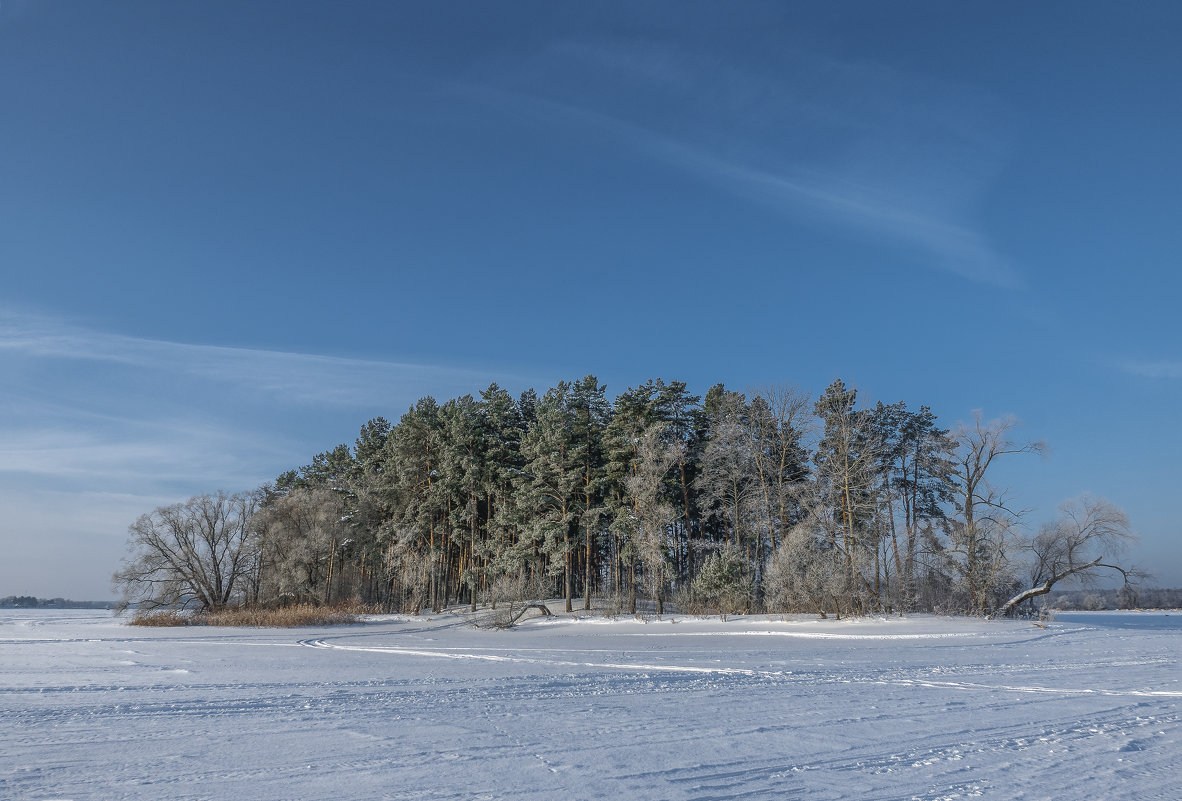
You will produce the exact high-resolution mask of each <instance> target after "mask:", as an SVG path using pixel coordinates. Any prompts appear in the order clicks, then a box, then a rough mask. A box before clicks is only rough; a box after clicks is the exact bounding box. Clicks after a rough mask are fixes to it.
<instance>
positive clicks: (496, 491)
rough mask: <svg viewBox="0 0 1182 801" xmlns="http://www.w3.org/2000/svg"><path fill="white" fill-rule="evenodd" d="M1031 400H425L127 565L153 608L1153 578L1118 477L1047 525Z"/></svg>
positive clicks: (179, 509)
mask: <svg viewBox="0 0 1182 801" xmlns="http://www.w3.org/2000/svg"><path fill="white" fill-rule="evenodd" d="M1042 450H1043V445H1042V444H1041V443H1038V442H1026V441H1022V440H1020V439H1018V438H1016V422H1015V421H1014V420H1012V419H1001V420H987V419H986V418H984V417H983V416H981V415H980V414H977V415H976V416H975V417H974V419H973V420H972V421H970V422H968V423H962V424H959V425H957V426H956V427H955V428H953V429H949V428H944V427H942V426H941V425H940V423H939V421H938V419H937V418H936V416H935V415H934V414H933V413H932V411H931V410H930V409H929V408H928V407H926V406H920V407H919V408H918V409H911V408H908V406H907V404H905V403H902V402H900V403H894V404H885V403H881V402H880V403H877V404H876V405H874V406H873V407H866V408H859V406H858V403H857V393H856V391H855V390H853V389H851V388H848V387H847V386H846V385H845V384H844V383H843V382H842V381H840V380H838V381H835V382H833V383H832V384H831V385H830V386H829V387H828V388H827V389H826V390H825V391H824V393H822V394H821V395H820V397H818V398H815V399H813V398H810V397H809V396H807V395H806V394H804V393H802V392H800V391H798V390H796V389H793V388H786V387H771V388H767V389H762V390H758V391H752V392H749V393H746V394H744V393H740V392H735V391H732V390H728V389H726V388H725V387H724V386H722V385H721V384H719V385H716V386H713V387H711V388H710V390H709V391H708V392H706V394H705V396H704V397H699V396H696V395H693V394H691V393H690V392H689V391H688V389H687V387H686V385H685V384H684V383H682V382H679V381H671V382H669V383H665V382H664V381H661V380H650V381H648V382H647V383H645V384H643V385H641V386H639V387H636V388H632V389H628V390H627V391H626V392H623V393H621V394H620V395H618V396H617V397H616V398H615V399H614V401H613V400H609V398H608V396H607V395H606V388H605V387H604V386H603V385H602V384H600V383H599V381H598V380H597V379H596V378H595V377H594V376H587V377H585V378H583V379H581V380H578V381H574V382H571V383H567V382H560V383H559V384H558V385H557V386H555V387H553V388H551V389H549V390H548V391H547V392H545V393H544V394H543V395H541V396H539V395H538V394H537V393H536V392H535V391H533V390H529V391H526V392H525V393H523V394H521V395H520V396H519V397H514V396H513V395H511V394H510V393H508V392H506V391H505V390H504V389H502V388H500V387H499V386H497V385H496V384H492V385H491V386H489V387H488V388H487V389H486V390H484V391H483V392H481V393H480V394H479V397H473V396H471V395H465V396H463V397H460V398H455V399H452V400H448V401H447V402H445V403H442V404H440V403H437V402H436V401H435V400H434V399H432V398H430V397H426V398H423V399H421V400H420V401H418V402H417V403H416V404H415V405H414V406H413V407H411V408H410V409H409V410H408V411H407V412H406V413H405V414H404V415H402V418H401V420H400V421H399V422H398V424H397V425H393V424H391V423H389V422H388V421H387V420H385V419H384V418H380V417H379V418H375V419H373V420H370V421H369V422H367V423H365V425H363V426H362V427H361V431H360V433H359V435H358V437H357V439H356V442H355V443H354V444H353V446H352V447H350V446H348V445H344V444H342V445H339V446H337V447H335V448H333V449H331V450H328V451H325V452H323V453H320V454H317V455H316V456H314V457H313V458H312V460H311V462H310V463H309V464H307V465H305V466H303V467H301V468H299V469H298V470H291V471H288V472H286V473H283V474H282V475H280V476H279V477H278V479H277V480H276V481H275V482H274V483H271V484H268V485H265V486H263V487H261V488H259V489H257V490H254V491H251V492H244V493H238V494H233V495H229V494H225V493H223V492H219V493H216V494H208V495H202V496H198V497H196V498H193V499H192V500H190V501H188V502H187V503H181V504H176V505H173V506H165V507H160V508H158V509H156V510H154V511H153V512H151V513H149V514H145V515H143V516H142V517H140V518H139V520H137V521H136V522H135V523H134V524H133V525H132V526H131V529H130V541H129V555H128V558H127V559H126V560H125V562H124V564H123V566H122V568H121V569H120V570H119V571H118V572H117V573H116V574H115V577H114V580H115V586H116V589H117V590H118V591H119V592H120V593H121V594H122V597H123V604H124V605H135V606H137V607H138V608H140V609H146V610H151V609H177V608H195V609H204V610H217V609H222V608H226V607H252V606H253V607H260V606H282V605H290V604H307V603H313V604H333V603H335V602H342V601H354V602H359V603H363V604H366V605H369V606H371V607H374V608H380V609H384V610H391V611H405V612H413V613H418V612H420V611H422V610H424V609H432V610H440V609H442V608H444V607H447V606H450V605H455V604H465V605H468V606H469V607H470V608H472V609H476V608H477V606H478V605H489V606H492V607H494V608H495V606H496V605H497V604H498V603H499V604H506V605H507V604H513V603H517V604H520V603H521V602H522V601H527V600H530V599H541V598H560V599H562V600H563V601H564V602H565V608H566V610H567V611H571V610H575V609H591V608H592V599H593V598H595V599H596V602H597V604H598V605H599V606H600V607H602V606H604V605H605V604H606V605H607V606H608V607H610V608H612V609H615V610H618V611H621V612H636V611H637V608H638V604H640V605H641V608H644V609H653V610H655V611H657V612H658V613H659V612H662V611H664V610H665V608H666V606H667V605H668V604H673V605H675V607H676V608H677V609H678V610H680V611H682V612H691V613H692V612H721V613H739V612H744V611H769V612H811V613H816V614H820V615H823V616H827V615H836V616H843V615H850V614H866V613H871V612H906V611H914V610H923V611H936V612H950V613H970V614H981V615H986V614H995V613H1011V612H1013V611H1015V610H1016V609H1018V608H1019V607H1022V606H1027V607H1028V606H1029V605H1030V601H1031V599H1033V598H1035V597H1037V596H1039V595H1043V594H1046V593H1048V592H1050V591H1051V589H1052V588H1053V587H1055V586H1056V585H1057V584H1060V583H1061V582H1062V583H1063V584H1066V583H1067V580H1069V579H1087V578H1089V577H1092V576H1096V575H1101V574H1104V573H1107V574H1109V575H1114V576H1116V577H1118V578H1123V579H1124V580H1125V581H1126V582H1127V581H1129V580H1130V579H1132V578H1134V577H1135V573H1134V572H1132V571H1130V570H1129V569H1128V568H1127V567H1126V566H1124V563H1122V562H1120V561H1119V559H1120V553H1121V548H1122V546H1124V545H1125V544H1126V543H1127V542H1129V541H1130V540H1131V538H1132V535H1131V533H1130V531H1129V525H1128V521H1127V520H1126V518H1125V515H1124V514H1123V513H1122V512H1121V511H1120V510H1119V509H1118V508H1116V507H1115V506H1113V505H1112V504H1110V503H1108V502H1107V501H1104V500H1102V499H1099V498H1093V497H1083V498H1079V499H1076V500H1073V501H1069V502H1067V503H1065V504H1064V506H1063V508H1062V510H1061V514H1060V516H1059V517H1058V519H1056V520H1053V521H1051V522H1047V523H1045V524H1043V525H1042V526H1041V527H1038V528H1036V529H1033V530H1031V529H1030V528H1029V525H1028V523H1027V522H1026V521H1024V520H1023V517H1024V513H1023V511H1022V510H1021V509H1020V508H1019V507H1018V506H1017V505H1015V503H1014V502H1013V499H1012V496H1011V493H1010V492H1009V490H1008V489H1006V488H1004V487H1001V486H998V485H996V484H995V483H994V481H993V479H994V476H995V473H996V472H997V465H998V463H999V461H1004V460H1008V459H1014V458H1022V456H1023V455H1024V454H1037V453H1040V452H1041V451H1042Z"/></svg>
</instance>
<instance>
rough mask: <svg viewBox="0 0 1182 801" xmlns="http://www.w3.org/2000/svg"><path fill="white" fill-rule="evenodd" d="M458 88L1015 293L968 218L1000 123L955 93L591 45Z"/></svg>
mask: <svg viewBox="0 0 1182 801" xmlns="http://www.w3.org/2000/svg"><path fill="white" fill-rule="evenodd" d="M728 55H733V54H728ZM548 76H561V80H557V79H555V78H551V77H548ZM576 78H577V79H578V80H574V79H576ZM571 85H576V86H579V87H580V90H579V91H578V92H577V93H575V94H572V93H571V92H569V91H568V89H569V87H570V86H571ZM458 88H459V90H460V91H463V92H466V93H469V94H471V95H473V96H475V97H479V98H480V99H482V100H484V101H486V102H490V103H493V104H496V105H499V106H502V107H511V108H517V109H519V110H520V111H521V112H522V113H527V114H533V115H536V116H544V117H547V118H550V119H552V120H559V121H563V122H566V123H569V124H572V125H577V126H579V127H580V128H582V129H584V130H586V129H592V130H599V131H602V132H604V133H607V134H609V135H611V136H613V137H615V138H617V139H619V140H620V141H622V142H625V143H627V144H628V145H629V146H632V147H634V148H636V149H638V150H641V151H644V152H647V153H649V154H650V155H651V156H652V157H654V158H656V159H659V160H661V161H664V162H665V163H668V164H671V165H673V166H675V167H677V168H678V169H681V170H684V171H685V172H687V173H691V174H694V175H696V176H698V177H699V178H701V179H703V180H705V181H709V182H711V183H713V184H715V185H716V186H719V187H720V188H722V189H724V190H726V191H729V192H732V193H734V194H737V195H740V196H743V197H746V198H749V199H751V200H754V201H756V202H760V203H764V204H767V205H770V206H772V207H774V208H776V209H778V210H780V211H782V212H783V213H785V214H786V215H789V216H793V217H798V218H806V219H815V220H817V221H818V222H820V223H823V224H830V225H837V226H841V227H845V228H847V229H851V230H855V231H858V232H863V233H865V234H869V235H871V236H875V237H879V238H884V239H887V240H891V241H893V242H895V243H897V244H902V245H904V246H906V247H911V248H913V249H915V250H916V251H918V252H921V253H923V254H924V260H925V261H927V262H929V263H931V264H932V266H934V267H936V268H938V269H942V270H945V271H947V272H949V273H952V274H955V275H957V276H960V277H961V278H964V279H966V280H969V281H973V282H976V283H981V284H986V285H992V286H997V287H1002V288H1007V289H1017V288H1021V287H1022V286H1023V285H1024V281H1023V278H1022V276H1021V274H1020V272H1019V270H1017V269H1016V267H1015V266H1014V265H1013V264H1011V263H1010V262H1009V261H1008V260H1007V259H1005V258H1004V257H1003V256H1002V255H1000V254H999V253H998V252H997V250H996V248H995V247H994V246H993V245H992V244H991V242H990V241H989V237H988V236H987V235H986V234H985V232H984V231H983V230H982V227H981V226H980V224H979V223H977V222H976V221H975V216H976V211H975V206H976V204H977V203H978V202H979V200H980V197H981V195H982V193H983V192H984V191H985V189H986V187H987V186H988V183H989V181H990V180H991V179H992V176H993V175H994V174H995V173H996V171H997V170H998V169H999V165H1000V164H1001V163H1002V162H1003V160H1004V154H1005V152H1006V150H1007V144H1006V143H1007V141H1008V137H1007V134H1006V133H1005V131H1006V128H1007V126H1006V124H1005V122H1004V120H1005V117H1006V114H1005V112H1004V111H1002V110H1001V109H999V108H998V107H997V104H995V103H993V102H991V100H990V99H989V98H985V97H981V96H978V95H977V94H976V93H974V92H973V91H972V90H971V89H969V88H967V87H951V86H945V85H942V84H940V83H939V82H938V81H935V80H932V79H928V78H924V77H920V76H912V75H906V74H903V73H900V72H898V71H896V70H892V69H890V68H887V67H885V66H882V65H875V64H867V63H846V62H841V61H837V60H834V59H831V58H828V57H825V56H822V55H820V54H816V53H805V52H802V51H800V50H792V49H791V48H787V49H784V50H783V51H782V52H781V53H780V54H779V55H777V56H776V57H775V58H774V59H772V60H771V61H768V60H764V61H762V62H755V61H752V62H744V60H743V59H742V58H738V59H735V58H728V59H718V58H711V54H710V53H705V54H704V53H702V52H691V51H690V50H688V49H686V48H681V47H677V46H674V45H671V44H669V43H665V42H651V41H650V42H631V43H621V42H616V41H601V42H558V43H553V44H551V45H550V46H548V47H547V48H545V49H544V50H543V51H542V52H539V53H535V54H532V55H530V56H525V57H523V58H522V60H521V61H520V62H517V63H514V64H510V65H508V66H505V65H503V64H502V65H500V68H499V70H487V71H485V72H484V73H482V74H481V75H480V76H479V77H478V78H476V77H474V78H473V79H472V80H471V81H470V82H469V83H466V84H463V85H462V86H460V87H458Z"/></svg>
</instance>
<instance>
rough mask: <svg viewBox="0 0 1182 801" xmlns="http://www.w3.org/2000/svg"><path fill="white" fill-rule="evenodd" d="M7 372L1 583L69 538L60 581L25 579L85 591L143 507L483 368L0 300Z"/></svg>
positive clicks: (235, 484) (250, 472)
mask: <svg viewBox="0 0 1182 801" xmlns="http://www.w3.org/2000/svg"><path fill="white" fill-rule="evenodd" d="M0 374H2V375H4V381H2V382H0V538H2V539H3V540H4V541H5V542H6V543H9V545H10V548H9V551H8V555H7V558H6V559H5V560H0V561H3V564H0V585H5V584H6V585H7V586H9V587H17V586H24V585H23V584H21V582H22V581H27V577H28V576H34V575H41V576H42V578H41V579H39V580H38V586H39V587H46V584H45V581H46V579H45V578H44V574H45V573H46V570H45V568H44V565H47V564H57V563H59V562H60V561H61V560H62V559H63V558H66V557H67V555H68V554H70V553H73V554H75V557H74V561H75V564H73V565H71V566H70V568H69V569H68V570H67V571H66V572H60V571H55V572H54V579H53V580H54V581H55V582H57V581H63V584H61V585H56V586H58V587H61V589H52V590H46V589H34V588H32V587H30V588H28V589H29V590H30V591H34V592H38V593H42V594H44V593H45V592H46V591H48V592H54V593H60V594H75V593H82V594H89V595H91V596H93V597H103V596H104V595H105V594H106V592H107V591H106V589H105V582H106V577H107V576H109V575H110V572H111V571H112V570H114V568H115V566H116V564H117V563H118V559H119V555H120V553H121V552H122V548H123V542H124V538H125V536H126V531H127V525H128V524H129V523H130V522H131V521H132V520H134V519H135V517H136V516H138V515H139V514H142V513H144V512H147V511H150V510H151V509H152V507H154V506H157V505H160V504H161V503H172V502H176V501H180V500H183V499H185V498H188V497H190V496H192V495H196V494H199V493H202V492H210V491H214V490H218V489H224V490H227V491H231V492H233V491H239V490H245V489H249V488H251V487H254V486H257V485H258V484H260V483H262V482H263V481H266V480H268V479H272V478H274V477H275V476H276V475H278V474H279V473H280V472H281V471H283V470H286V469H290V468H295V467H298V466H299V465H301V464H306V463H308V462H309V461H310V460H311V459H312V456H313V455H314V454H315V453H316V452H318V451H320V450H323V449H325V448H330V447H332V446H333V445H335V444H336V443H338V442H342V441H345V442H347V441H349V439H350V436H351V434H352V433H353V432H356V431H357V428H358V427H360V425H361V424H362V423H363V422H364V421H365V417H366V416H369V415H372V414H385V415H387V416H392V417H396V416H397V415H398V414H400V413H401V412H402V411H403V410H405V409H406V408H407V407H408V406H409V405H410V404H411V403H413V402H414V401H415V400H417V399H418V398H419V397H420V396H422V395H424V394H434V395H436V396H442V397H450V396H452V395H458V394H462V393H466V392H475V391H477V390H478V389H480V388H481V387H482V386H483V385H484V384H485V383H487V381H488V380H490V378H491V377H490V376H489V375H486V374H482V373H481V372H480V371H478V370H471V369H465V368H454V367H447V366H433V365H419V364H407V363H399V362H388V361H379V360H366V359H354V358H348V357H334V356H324V355H317V354H306V353H290V352H282V351H271V350H264V349H255V348H234V347H219V346H211V345H202V344H191V343H183V342H170V341H165V340H155V339H144V338H136V337H129V336H125V335H121V334H115V333H110V332H105V331H97V330H93V329H88V328H85V327H82V326H79V325H76V324H73V323H70V322H67V321H64V320H61V319H57V318H54V317H51V316H44V315H43V316H37V315H31V314H27V313H23V312H16V311H12V310H5V309H0ZM502 378H504V377H502ZM510 380H513V379H512V377H510ZM77 554H85V558H79V557H77ZM69 571H73V572H72V573H71V572H69ZM88 576H89V578H87V577H88ZM70 587H75V588H77V589H70Z"/></svg>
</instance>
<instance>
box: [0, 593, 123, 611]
mask: <svg viewBox="0 0 1182 801" xmlns="http://www.w3.org/2000/svg"><path fill="white" fill-rule="evenodd" d="M113 605H114V604H112V603H111V602H110V601H71V600H70V599H69V598H34V597H33V596H32V595H6V596H5V597H3V598H0V609H110V608H111V607H112V606H113Z"/></svg>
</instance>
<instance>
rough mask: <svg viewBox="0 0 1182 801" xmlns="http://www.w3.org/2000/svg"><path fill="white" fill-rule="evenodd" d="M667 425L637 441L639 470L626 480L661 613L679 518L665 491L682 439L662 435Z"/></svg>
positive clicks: (643, 558)
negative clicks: (674, 441) (672, 532)
mask: <svg viewBox="0 0 1182 801" xmlns="http://www.w3.org/2000/svg"><path fill="white" fill-rule="evenodd" d="M662 433H663V426H660V425H656V426H652V427H651V428H649V429H648V430H647V431H645V433H644V434H643V435H642V436H641V437H640V440H639V442H638V443H637V454H638V457H639V458H638V460H637V464H636V472H635V473H634V474H633V475H631V476H629V477H628V480H627V482H626V485H627V490H628V494H629V496H630V497H631V501H632V512H633V515H634V518H635V519H634V520H633V521H632V525H633V526H634V536H635V542H636V554H637V556H638V557H639V558H640V564H641V567H642V569H643V570H644V576H645V578H646V579H647V580H648V583H649V586H650V587H651V590H652V595H653V599H654V600H655V601H656V602H657V614H663V613H664V611H665V593H664V590H665V583H666V582H667V581H668V578H669V558H668V548H669V526H670V525H671V524H672V523H673V521H674V520H676V519H677V512H676V510H675V509H674V508H673V504H671V503H669V501H668V499H666V497H665V495H664V492H663V490H664V486H665V478H666V477H667V476H668V475H669V471H670V470H671V469H672V467H673V465H675V464H676V463H677V457H678V448H679V447H680V443H678V444H673V445H670V444H668V443H666V442H664V441H663V440H662V439H661V435H662Z"/></svg>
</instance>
